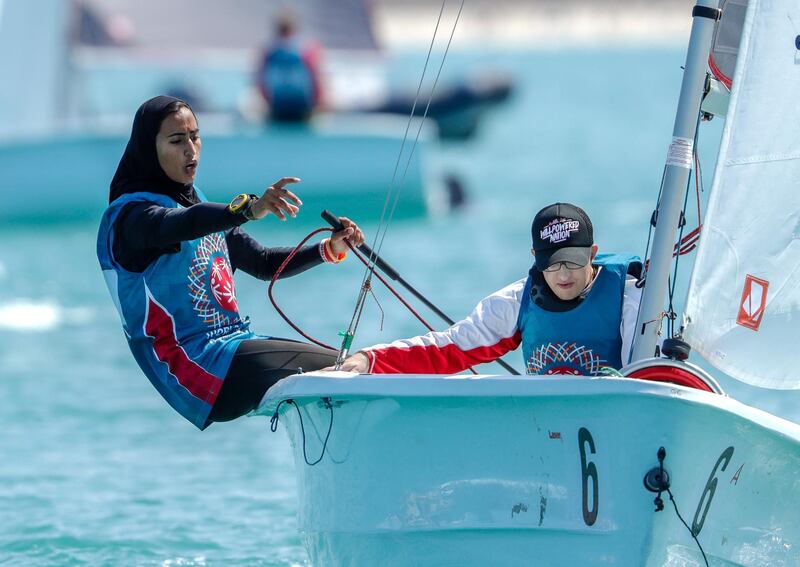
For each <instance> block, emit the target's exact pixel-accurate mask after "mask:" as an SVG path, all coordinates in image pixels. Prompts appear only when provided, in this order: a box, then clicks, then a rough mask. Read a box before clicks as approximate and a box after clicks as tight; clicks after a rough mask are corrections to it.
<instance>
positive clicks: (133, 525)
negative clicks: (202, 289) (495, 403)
mask: <svg viewBox="0 0 800 567" xmlns="http://www.w3.org/2000/svg"><path fill="white" fill-rule="evenodd" d="M682 63H683V53H682V49H681V48H679V47H676V48H675V49H659V50H644V51H640V50H633V49H630V50H599V51H598V50H589V51H585V50H578V49H575V50H570V51H558V52H556V51H552V52H551V51H532V52H524V53H512V54H508V53H494V54H478V53H474V52H471V53H455V54H453V56H452V58H451V59H450V60H449V61H448V66H447V71H448V72H449V73H452V74H457V73H458V72H459V71H460V70H463V69H466V68H468V67H471V66H474V65H478V64H480V65H489V64H491V65H496V66H498V67H501V68H503V69H506V70H509V71H511V72H512V73H513V74H514V76H515V77H516V79H517V87H518V89H517V92H516V95H515V97H514V99H513V100H512V101H511V102H510V103H509V104H508V105H507V106H505V107H504V108H502V109H500V110H498V111H497V112H495V113H493V114H491V115H490V116H489V118H488V119H487V121H486V122H485V123H484V124H483V128H482V129H481V132H480V136H479V137H478V138H477V139H476V140H473V141H470V142H468V143H466V144H453V145H448V146H446V147H445V148H443V154H444V155H443V159H444V161H445V163H446V165H447V167H448V168H449V169H451V170H454V171H457V172H459V173H460V174H461V176H462V177H463V178H464V179H465V181H466V182H467V189H468V191H469V194H470V196H471V202H470V205H469V206H468V207H467V208H466V209H465V210H463V211H462V212H460V213H458V214H453V215H449V216H445V217H437V218H421V219H417V220H410V221H409V220H406V221H403V222H401V223H397V224H394V225H393V226H392V227H391V229H390V230H389V233H388V236H387V240H386V243H385V245H384V247H383V251H382V252H383V255H384V257H385V258H386V259H387V260H388V261H389V262H390V263H391V264H392V265H393V266H394V267H395V268H397V269H398V271H399V272H400V273H401V274H403V275H404V277H405V278H406V279H407V280H408V281H410V282H412V283H413V284H414V285H416V286H417V287H418V288H419V289H420V290H421V291H422V292H423V293H425V294H426V295H428V296H429V297H430V299H431V300H433V301H434V302H436V303H437V304H439V306H440V307H441V308H442V309H443V310H444V311H445V312H447V313H449V314H450V315H451V316H452V317H459V316H461V315H463V314H465V313H467V312H468V311H469V310H470V309H471V308H472V306H473V305H474V304H475V303H476V302H477V301H478V300H479V299H480V298H481V297H483V296H484V295H486V294H487V293H489V292H491V291H493V290H495V289H498V288H500V287H502V286H504V285H506V284H507V283H510V282H511V281H513V280H515V279H517V278H520V277H522V276H523V275H524V274H525V272H526V271H527V268H528V265H529V253H528V247H529V223H530V219H531V217H532V215H533V214H534V213H535V211H536V210H538V208H540V207H541V206H543V205H545V204H548V203H549V202H552V201H555V200H570V201H574V202H577V203H580V204H582V205H583V206H584V208H586V209H587V211H588V212H589V214H590V215H591V216H592V218H593V220H594V223H595V227H596V237H597V239H598V242H599V243H600V245H601V247H602V248H603V249H605V250H629V251H632V252H636V253H640V254H642V253H643V252H644V248H645V244H646V238H647V227H648V219H649V216H650V211H651V210H652V208H653V205H654V202H655V199H656V193H657V190H658V183H659V181H660V178H661V171H662V166H663V160H664V156H665V154H666V148H667V144H668V142H669V139H670V135H671V129H672V122H673V118H674V109H675V106H676V102H677V94H678V89H679V84H680V78H681V69H680V66H681V65H682ZM394 64H395V65H396V66H397V68H398V75H397V79H396V80H398V81H402V80H405V78H406V77H407V79H408V80H414V77H415V76H416V74H417V73H418V72H419V70H421V66H422V58H421V55H420V54H418V53H415V54H404V55H402V56H398V57H397V58H396V61H395V63H394ZM717 122H718V121H715V122H712V124H710V125H709V126H708V128H706V133H705V135H704V138H703V140H702V142H701V144H700V148H701V155H702V157H704V158H707V159H705V160H704V161H705V172H706V176H707V179H706V181H707V183H710V179H711V173H712V171H713V154H714V150H713V148H714V145H715V143H716V140H717V139H718V136H719V132H720V126H721V125H720V124H718V123H717ZM64 175H65V176H66V175H69V172H64ZM390 176H391V171H387V182H388V179H389V178H390ZM301 195H302V193H301ZM103 197H104V196H103V195H99V196H98V198H99V199H102V198H103ZM330 208H331V209H332V210H334V211H335V212H337V213H338V214H346V215H348V216H351V217H353V218H355V219H358V211H357V210H352V211H351V210H347V211H345V210H340V209H337V207H336V203H331V204H330ZM43 213H44V214H45V215H46V207H43ZM302 214H303V215H308V216H311V217H314V218H316V217H317V215H318V211H309V210H304V211H303V213H302ZM692 218H693V217H692V216H690V219H692ZM314 224H315V223H314V222H311V221H308V222H306V223H303V224H302V226H298V225H294V226H293V225H292V223H279V222H277V221H275V220H274V219H272V220H268V221H264V222H261V223H259V224H258V225H255V226H253V227H252V230H251V232H252V233H253V234H254V235H256V236H257V237H258V238H259V239H260V240H261V241H262V242H264V243H266V244H274V245H290V244H294V243H296V242H297V241H298V240H299V239H300V238H302V237H303V236H304V235H305V233H306V232H307V231H308V230H309V229H310V228H311V227H312V226H313V225H314ZM250 228H251V227H248V229H250ZM364 228H365V229H366V231H367V233H368V234H370V235H371V234H373V233H374V229H375V225H374V224H370V225H366V226H365V227H364ZM95 231H96V224H95V223H86V224H48V223H46V222H43V223H41V224H38V225H36V226H14V227H13V228H11V227H2V228H0V236H1V237H2V242H3V246H2V248H1V249H0V399H2V400H3V404H2V410H0V430H1V431H2V434H0V564H4V565H18V566H29V565H163V566H172V565H307V564H308V558H307V556H306V553H305V551H304V549H303V547H302V543H301V540H300V537H299V535H298V533H297V531H296V520H295V509H296V503H295V491H294V490H295V485H294V477H293V467H294V465H293V462H292V458H291V455H290V451H289V446H288V441H287V439H286V437H285V435H284V433H283V432H282V429H279V432H278V433H276V434H272V433H270V432H269V428H268V422H267V420H265V419H262V418H243V419H240V420H238V421H235V422H232V423H228V424H216V425H214V426H212V427H210V428H209V429H208V430H207V431H205V432H202V433H201V432H199V431H197V430H196V429H194V427H193V426H191V425H190V424H189V423H187V422H185V421H184V420H182V419H181V418H180V417H178V416H177V414H175V413H174V412H173V411H172V410H170V409H169V408H168V407H167V406H166V404H165V403H164V402H163V401H162V400H161V399H160V397H159V396H158V395H157V394H156V392H155V390H154V389H153V388H152V387H151V386H150V385H149V383H148V382H147V380H146V379H145V378H144V377H143V376H142V375H141V373H140V372H139V370H138V368H137V367H136V365H135V363H134V361H133V359H132V357H131V356H130V354H129V351H128V349H127V347H126V345H125V342H124V339H123V335H122V332H121V330H120V327H119V321H118V318H117V315H116V312H115V311H114V309H113V306H112V304H111V301H110V300H109V297H108V294H107V291H106V289H105V286H104V283H103V280H102V277H101V275H100V271H99V269H98V266H97V261H96V259H95V254H94V239H95ZM688 263H689V262H686V265H688ZM682 271H684V270H682ZM361 273H362V272H361V270H360V269H359V266H358V265H357V264H356V263H355V262H354V261H352V259H350V260H348V262H346V263H345V264H343V265H341V266H336V267H333V266H323V267H320V268H318V269H316V270H312V271H311V272H307V273H305V274H303V275H301V276H298V277H296V278H294V279H293V280H292V281H291V283H289V282H284V283H282V284H281V283H279V284H277V285H276V296H277V298H278V300H279V302H280V304H281V306H282V307H283V308H284V309H285V311H286V312H287V313H289V314H291V316H292V317H293V318H294V320H295V321H296V322H297V323H299V324H300V325H301V326H302V327H303V328H304V329H306V330H308V332H310V333H311V334H313V335H315V336H316V337H318V338H320V339H322V340H325V341H328V342H335V341H336V340H337V337H336V332H337V331H338V330H340V329H343V328H344V327H345V326H346V325H347V322H348V321H349V318H350V315H351V310H352V306H353V304H354V302H355V297H356V293H357V286H358V283H359V281H360V276H361ZM684 284H685V280H684ZM237 293H238V296H239V301H240V306H241V308H242V311H243V312H244V313H249V314H250V315H251V317H252V319H253V321H254V328H255V329H256V330H257V331H260V332H263V333H265V334H273V335H283V336H288V337H295V336H296V335H295V334H294V332H293V331H291V329H289V328H288V326H287V325H286V324H285V323H283V322H282V321H281V320H280V319H279V317H278V316H277V315H276V314H275V312H274V310H273V309H272V307H271V306H270V305H269V304H268V301H267V299H266V287H265V285H264V284H263V283H261V282H256V281H254V280H252V279H249V278H247V277H246V276H244V277H239V276H237ZM378 299H379V302H380V304H379V305H378V304H376V303H375V302H370V303H369V305H368V308H367V312H366V315H365V323H364V325H363V326H362V327H361V329H360V331H359V335H358V337H357V338H356V346H359V345H362V346H363V345H367V344H372V343H374V342H382V341H388V340H391V339H393V338H396V337H399V336H407V335H410V334H415V333H417V332H419V331H420V326H419V324H418V323H417V322H416V321H414V320H413V319H412V318H411V317H410V316H408V315H407V314H406V313H405V312H404V311H403V309H402V308H401V307H400V306H398V305H397V303H396V302H394V301H393V300H392V299H391V298H390V297H389V296H388V294H386V293H384V292H383V291H379V292H378ZM381 309H382V310H383V313H384V317H383V321H382V327H383V330H381ZM430 320H431V322H433V323H434V324H435V325H436V326H441V324H440V323H439V322H438V321H435V319H434V318H433V316H430ZM517 356H518V355H516V356H515V355H511V356H510V357H508V360H509V362H511V363H512V364H514V365H515V366H517V367H520V366H521V364H520V362H519V360H518V359H517ZM485 370H486V371H499V369H498V368H497V367H493V366H489V367H487V368H486V369H485ZM724 383H725V386H726V387H727V389H728V390H729V392H731V393H733V394H734V395H736V396H737V397H740V398H741V399H743V400H744V401H745V402H746V403H750V404H751V405H756V406H758V407H762V408H765V409H768V410H770V411H773V412H775V413H778V414H779V415H782V416H783V417H788V418H792V419H794V420H796V421H797V420H800V410H797V409H796V408H797V407H800V405H799V404H798V403H797V402H798V401H800V398H799V397H798V396H797V395H792V394H781V395H780V396H774V395H771V394H769V393H756V392H755V391H753V390H751V389H749V388H746V387H743V386H736V385H734V384H731V383H730V382H729V381H725V382H724Z"/></svg>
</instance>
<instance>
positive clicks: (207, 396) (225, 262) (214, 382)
mask: <svg viewBox="0 0 800 567" xmlns="http://www.w3.org/2000/svg"><path fill="white" fill-rule="evenodd" d="M136 201H146V202H150V203H155V204H157V205H160V206H162V207H172V208H176V207H178V206H179V205H178V204H177V203H176V202H175V201H174V200H172V199H170V198H169V197H166V196H164V195H159V194H156V193H144V192H142V193H130V194H126V195H123V196H122V197H120V198H119V199H117V200H115V201H114V202H113V203H111V204H110V205H109V206H108V208H107V209H106V211H105V213H104V214H103V218H102V220H101V222H100V230H99V233H98V235H97V258H98V260H100V267H101V268H102V270H103V276H104V277H105V280H106V284H107V285H108V291H109V292H110V293H111V298H112V299H113V301H114V305H115V306H116V307H117V311H119V314H120V317H121V319H122V327H123V329H124V331H125V337H126V338H127V340H128V346H129V347H130V349H131V352H132V353H133V356H134V358H135V359H136V362H137V363H138V364H139V366H140V367H141V369H142V371H143V372H144V373H145V375H146V376H147V377H148V378H149V379H150V382H152V384H153V386H155V388H156V389H157V390H158V391H159V393H160V394H161V395H162V396H163V397H164V399H165V400H167V402H168V403H169V404H170V405H171V406H172V407H173V408H174V409H175V410H176V411H177V412H178V413H180V414H181V415H182V416H183V417H185V418H186V419H188V420H189V421H191V422H192V423H193V424H195V425H196V426H197V427H199V428H200V429H205V428H206V427H207V426H208V415H209V413H210V412H211V408H212V407H213V405H214V402H215V401H216V399H217V395H218V394H219V391H220V388H221V387H222V382H223V380H224V378H225V375H226V374H227V372H228V368H229V366H230V364H231V360H232V358H233V355H234V353H235V352H236V349H237V347H238V346H239V343H240V342H241V341H243V340H244V339H248V338H252V337H254V336H255V335H253V333H251V332H250V330H249V329H248V321H247V320H244V321H243V320H242V319H241V318H240V317H239V311H238V307H237V304H236V294H235V291H234V286H233V277H232V274H233V272H232V270H231V264H230V260H229V258H228V247H227V244H226V243H225V235H224V233H222V232H217V233H214V234H209V235H206V236H203V237H201V238H198V239H196V240H191V241H186V242H182V243H181V247H180V251H179V252H177V253H174V254H163V255H162V256H160V257H159V258H158V259H157V260H155V261H154V262H152V263H151V264H150V265H149V266H148V267H147V268H146V269H145V270H144V271H143V272H141V273H139V272H129V271H127V270H125V269H124V268H123V267H122V266H120V265H119V264H118V263H117V262H116V261H115V260H114V256H113V252H112V251H113V240H114V222H115V221H116V219H117V217H118V216H119V213H120V211H121V210H122V208H123V207H124V206H125V205H127V204H128V203H131V202H136Z"/></svg>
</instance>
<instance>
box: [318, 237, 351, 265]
mask: <svg viewBox="0 0 800 567" xmlns="http://www.w3.org/2000/svg"><path fill="white" fill-rule="evenodd" d="M324 251H325V260H326V261H328V262H330V263H332V264H338V263H339V262H341V261H342V260H344V259H345V258H347V252H342V253H341V254H335V253H334V251H333V247H332V246H331V239H330V238H328V239H326V240H325V246H324Z"/></svg>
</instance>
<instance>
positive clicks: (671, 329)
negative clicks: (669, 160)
mask: <svg viewBox="0 0 800 567" xmlns="http://www.w3.org/2000/svg"><path fill="white" fill-rule="evenodd" d="M702 116H703V115H702V113H700V112H698V114H697V122H696V123H695V130H694V152H693V156H692V157H693V158H694V162H695V163H697V162H698V157H697V153H698V152H697V142H698V140H699V139H700V120H701V118H702ZM692 176H694V178H695V184H696V183H697V182H698V181H697V177H698V172H697V171H694V170H689V178H688V179H687V180H686V192H685V194H684V197H683V209H681V220H680V223H679V225H678V228H679V230H680V232H678V242H677V243H676V244H675V247H676V248H677V250H676V251H675V252H674V253H673V256H674V258H675V262H674V265H673V270H672V279H671V281H669V282H668V284H667V289H668V290H669V308H668V311H667V313H668V314H669V315H668V317H667V336H668V337H669V338H674V337H675V318H676V316H675V309H674V303H673V300H674V297H675V285H676V284H677V281H678V266H679V264H680V260H681V256H682V255H683V254H682V252H681V248H682V244H683V242H684V240H683V230H684V228H685V227H686V206H687V205H688V203H689V189H690V187H691V183H692ZM698 198H699V193H698ZM697 210H698V212H699V211H700V203H699V199H698V203H697ZM697 225H698V229H699V227H700V226H701V219H700V218H698V219H697ZM698 232H699V231H698ZM691 250H694V244H692V246H691V248H690V250H689V251H691Z"/></svg>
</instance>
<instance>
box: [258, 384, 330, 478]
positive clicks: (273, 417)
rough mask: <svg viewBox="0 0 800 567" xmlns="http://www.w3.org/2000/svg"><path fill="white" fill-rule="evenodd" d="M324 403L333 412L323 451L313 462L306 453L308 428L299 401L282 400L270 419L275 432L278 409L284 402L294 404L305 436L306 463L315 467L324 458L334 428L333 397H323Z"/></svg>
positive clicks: (304, 454)
mask: <svg viewBox="0 0 800 567" xmlns="http://www.w3.org/2000/svg"><path fill="white" fill-rule="evenodd" d="M322 403H323V404H325V407H326V408H328V410H330V412H331V421H330V423H329V424H328V433H327V434H326V435H325V441H324V442H323V443H322V452H320V454H319V458H318V459H317V460H316V461H314V462H313V463H312V462H310V461H309V460H308V454H307V453H306V428H305V426H304V425H303V414H302V413H300V408H299V407H298V405H297V403H296V402H295V401H294V400H292V399H286V400H281V401H280V402H279V403H278V405H277V407H276V408H275V412H274V413H273V414H272V417H271V418H270V420H269V429H270V431H272V432H273V433H275V432H276V431H277V430H278V410H279V409H280V408H281V406H282V405H283V404H289V405H293V406H294V409H296V410H297V417H299V418H300V433H301V434H302V436H303V459H305V461H306V464H307V465H308V466H310V467H313V466H314V465H316V464H317V463H319V462H320V461H321V460H322V457H323V456H324V455H325V449H326V447H327V446H328V439H329V438H330V436H331V431H332V430H333V403H332V402H331V399H330V398H328V397H324V398H322Z"/></svg>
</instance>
